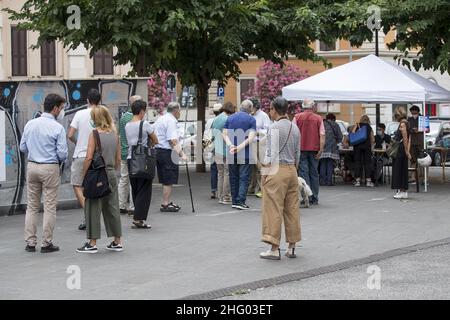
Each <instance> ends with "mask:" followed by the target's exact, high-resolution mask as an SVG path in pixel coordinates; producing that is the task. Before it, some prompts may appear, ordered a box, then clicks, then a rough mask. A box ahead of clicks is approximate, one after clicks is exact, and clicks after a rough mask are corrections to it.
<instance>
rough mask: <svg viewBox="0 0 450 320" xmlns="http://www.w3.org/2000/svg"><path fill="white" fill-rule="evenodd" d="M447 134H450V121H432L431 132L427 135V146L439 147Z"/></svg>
mask: <svg viewBox="0 0 450 320" xmlns="http://www.w3.org/2000/svg"><path fill="white" fill-rule="evenodd" d="M447 134H450V120H441V119H433V120H430V132H428V133H427V134H426V135H425V141H426V144H427V146H433V145H439V143H440V141H441V140H442V138H443V137H444V136H445V135H447Z"/></svg>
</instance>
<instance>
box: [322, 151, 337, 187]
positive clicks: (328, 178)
mask: <svg viewBox="0 0 450 320" xmlns="http://www.w3.org/2000/svg"><path fill="white" fill-rule="evenodd" d="M319 171H320V184H321V185H326V186H330V185H332V184H333V171H334V160H333V159H331V158H324V159H320V170H319Z"/></svg>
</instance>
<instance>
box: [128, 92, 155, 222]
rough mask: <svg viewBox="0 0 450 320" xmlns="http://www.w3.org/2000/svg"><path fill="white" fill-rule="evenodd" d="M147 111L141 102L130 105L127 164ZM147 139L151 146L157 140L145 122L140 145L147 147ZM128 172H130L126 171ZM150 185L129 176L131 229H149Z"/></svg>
mask: <svg viewBox="0 0 450 320" xmlns="http://www.w3.org/2000/svg"><path fill="white" fill-rule="evenodd" d="M146 109H147V103H146V102H145V101H143V100H137V101H135V102H133V104H132V105H131V112H132V113H133V118H132V119H131V121H130V122H128V123H127V125H126V126H125V133H126V135H127V141H128V148H129V149H128V157H127V159H128V162H129V159H131V150H132V147H133V146H135V145H137V143H138V139H139V128H140V124H141V121H142V120H143V119H144V116H145V110H146ZM148 139H150V141H151V144H152V145H155V144H157V143H158V138H157V136H156V133H155V129H154V128H153V126H152V125H151V124H150V123H148V122H147V121H144V122H143V125H142V144H143V145H147V142H148ZM128 171H130V170H128ZM152 183H153V180H148V179H142V178H133V177H131V176H130V184H131V196H132V197H133V203H134V207H135V209H134V218H133V227H134V228H140V229H150V228H151V226H150V225H149V224H146V223H145V220H147V216H148V210H149V208H150V202H151V199H152Z"/></svg>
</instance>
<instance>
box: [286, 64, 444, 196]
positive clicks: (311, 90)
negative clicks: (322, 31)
mask: <svg viewBox="0 0 450 320" xmlns="http://www.w3.org/2000/svg"><path fill="white" fill-rule="evenodd" d="M283 97H284V98H286V99H287V100H290V101H300V100H304V99H305V98H310V99H314V100H315V101H316V102H331V103H417V104H422V110H423V111H425V105H426V103H443V102H450V92H449V91H447V90H446V89H444V88H442V87H441V86H439V85H437V84H435V83H433V82H431V81H429V80H428V79H425V78H423V77H422V76H420V75H419V74H417V73H415V72H412V71H409V70H408V69H406V68H404V67H401V66H398V65H397V64H395V63H394V62H390V61H386V60H383V59H380V58H378V57H376V56H375V55H369V56H367V57H364V58H361V59H358V60H355V61H352V62H349V63H347V64H344V65H341V66H338V67H335V68H332V69H329V70H326V71H323V72H321V73H319V74H317V75H314V76H312V77H309V78H306V79H304V80H301V81H299V82H296V83H293V84H291V85H289V86H286V87H284V88H283ZM426 179H427V177H426V176H425V191H426V190H427V182H426Z"/></svg>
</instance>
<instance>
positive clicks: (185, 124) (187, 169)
mask: <svg viewBox="0 0 450 320" xmlns="http://www.w3.org/2000/svg"><path fill="white" fill-rule="evenodd" d="M188 112H189V100H188V98H186V115H185V117H184V134H186V126H187V119H188ZM186 174H187V179H188V185H189V194H190V196H191V206H192V212H193V213H194V212H195V209H194V198H193V197H192V187H191V177H190V176H189V166H188V163H187V162H186Z"/></svg>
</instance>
